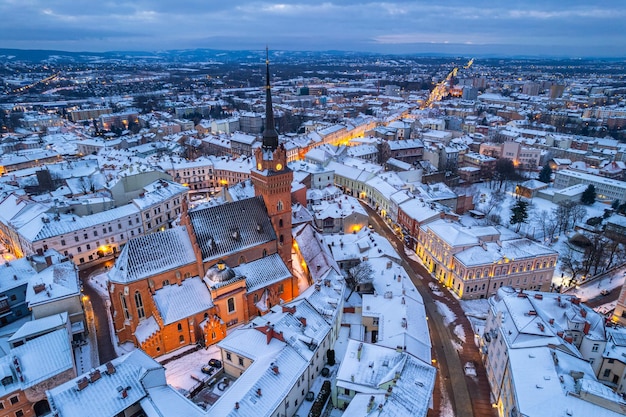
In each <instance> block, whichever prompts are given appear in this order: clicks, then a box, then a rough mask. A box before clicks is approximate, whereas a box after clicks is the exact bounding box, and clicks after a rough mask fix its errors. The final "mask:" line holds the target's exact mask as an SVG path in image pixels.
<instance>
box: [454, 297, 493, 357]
mask: <svg viewBox="0 0 626 417" xmlns="http://www.w3.org/2000/svg"><path fill="white" fill-rule="evenodd" d="M460 304H461V308H462V309H463V311H464V312H465V315H466V316H467V318H468V319H469V321H470V324H471V325H472V330H473V331H474V337H473V339H474V343H475V344H476V346H478V345H479V341H478V337H480V336H481V335H482V334H483V333H484V332H485V322H486V321H487V315H488V314H489V301H487V300H486V299H480V300H462V301H461V302H460Z"/></svg>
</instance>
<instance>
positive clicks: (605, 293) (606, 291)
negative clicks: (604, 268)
mask: <svg viewBox="0 0 626 417" xmlns="http://www.w3.org/2000/svg"><path fill="white" fill-rule="evenodd" d="M609 294H611V290H607V289H606V288H605V289H603V290H602V291H600V295H609Z"/></svg>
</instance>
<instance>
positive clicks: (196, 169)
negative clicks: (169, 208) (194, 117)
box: [162, 156, 253, 191]
mask: <svg viewBox="0 0 626 417" xmlns="http://www.w3.org/2000/svg"><path fill="white" fill-rule="evenodd" d="M162 166H163V167H164V169H165V172H167V173H168V174H170V175H171V176H172V178H173V180H174V181H176V182H177V183H179V184H183V185H185V186H187V187H189V189H190V190H193V191H217V190H219V189H220V188H221V187H227V186H231V185H234V184H238V183H240V182H242V181H245V180H247V179H249V178H250V169H251V168H252V167H253V165H252V160H251V159H248V158H239V159H231V158H229V157H213V156H210V157H202V158H198V159H196V160H194V161H184V160H181V161H178V162H171V161H168V162H163V163H162Z"/></svg>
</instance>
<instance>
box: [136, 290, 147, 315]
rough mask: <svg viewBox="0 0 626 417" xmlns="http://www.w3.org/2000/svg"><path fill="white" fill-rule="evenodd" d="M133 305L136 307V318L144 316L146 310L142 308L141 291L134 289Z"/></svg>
mask: <svg viewBox="0 0 626 417" xmlns="http://www.w3.org/2000/svg"><path fill="white" fill-rule="evenodd" d="M135 306H136V307H137V318H139V319H143V318H145V317H146V312H145V311H144V309H143V300H142V299H141V293H140V292H139V291H135Z"/></svg>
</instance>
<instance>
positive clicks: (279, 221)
mask: <svg viewBox="0 0 626 417" xmlns="http://www.w3.org/2000/svg"><path fill="white" fill-rule="evenodd" d="M278 227H283V219H279V220H278Z"/></svg>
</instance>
